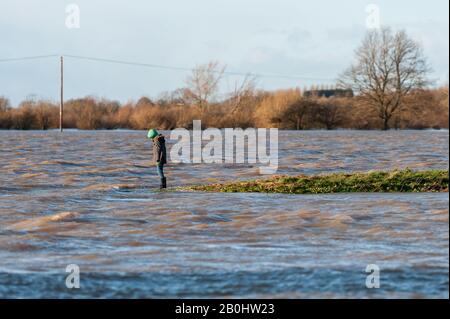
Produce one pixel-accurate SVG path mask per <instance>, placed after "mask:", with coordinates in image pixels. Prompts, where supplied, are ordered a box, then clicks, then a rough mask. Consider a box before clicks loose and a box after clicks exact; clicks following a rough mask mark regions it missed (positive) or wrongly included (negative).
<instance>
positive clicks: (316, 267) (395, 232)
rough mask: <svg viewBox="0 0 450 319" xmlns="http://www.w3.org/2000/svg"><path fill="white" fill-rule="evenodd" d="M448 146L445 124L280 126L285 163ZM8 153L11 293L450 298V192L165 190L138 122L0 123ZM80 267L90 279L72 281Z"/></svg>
mask: <svg viewBox="0 0 450 319" xmlns="http://www.w3.org/2000/svg"><path fill="white" fill-rule="evenodd" d="M168 142H169V145H168V148H170V144H173V143H174V142H175V141H168ZM448 142H449V134H448V131H419V132H417V131H398V132H397V131H390V132H365V131H355V132H353V131H332V132H325V131H309V132H280V134H279V170H278V172H277V174H319V173H329V172H337V171H347V172H350V171H368V170H380V169H385V170H390V169H395V168H405V167H410V168H412V169H421V170H422V169H448V166H449V151H448ZM0 151H1V153H0V298H17V297H20V298H22V297H28V298H71V297H92V298H104V297H109V298H122V297H126V298H165V297H175V298H180V297H181V298H188V297H199V298H215V297H238V298H239V297H256V298H360V297H362V298H448V297H449V292H448V287H449V277H448V276H449V272H448V271H449V198H448V193H438V194H434V193H420V194H406V193H403V194H332V195H285V194H226V193H224V194H222V193H197V192H186V191H173V190H172V191H171V190H169V191H162V192H161V191H159V190H157V186H158V177H157V175H156V171H155V168H154V165H152V164H151V161H150V160H151V143H150V142H149V141H148V140H146V132H140V131H133V132H130V131H98V132H90V131H66V132H64V133H63V134H61V133H59V132H55V131H51V132H17V131H0ZM258 167H259V166H258V165H255V164H239V165H237V164H236V165H230V164H169V165H168V166H167V167H166V175H167V180H168V184H169V186H182V185H190V184H199V183H212V182H218V181H231V180H235V179H249V178H261V177H262V176H261V175H258V172H259V170H258ZM69 264H76V265H78V266H79V268H80V288H79V289H68V288H67V287H66V285H65V280H66V276H67V275H68V273H66V266H67V265H69ZM369 264H375V265H377V266H378V267H379V270H380V277H379V278H380V288H378V289H368V288H367V287H366V276H367V275H368V273H366V272H365V270H366V267H367V265H369Z"/></svg>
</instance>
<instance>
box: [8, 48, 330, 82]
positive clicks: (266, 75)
mask: <svg viewBox="0 0 450 319" xmlns="http://www.w3.org/2000/svg"><path fill="white" fill-rule="evenodd" d="M59 56H60V55H58V54H50V55H38V56H29V57H20V58H9V59H0V62H13V61H24V60H35V59H43V58H51V57H59ZM62 56H64V57H68V58H72V59H78V60H87V61H94V62H104V63H114V64H123V65H131V66H139V67H147V68H154V69H164V70H172V71H183V72H192V71H193V70H195V69H194V68H187V67H178V66H170V65H161V64H151V63H143V62H131V61H124V60H116V59H109V58H98V57H90V56H81V55H72V54H65V55H62ZM213 72H214V73H223V74H225V75H231V76H254V77H259V78H279V79H290V80H306V81H327V82H330V81H335V79H331V78H315V77H304V76H299V75H289V74H276V73H253V72H247V73H244V72H234V71H224V72H221V71H213Z"/></svg>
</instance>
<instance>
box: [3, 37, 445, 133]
mask: <svg viewBox="0 0 450 319" xmlns="http://www.w3.org/2000/svg"><path fill="white" fill-rule="evenodd" d="M429 71H430V68H429V66H428V64H427V61H426V58H425V56H424V54H423V50H422V48H421V47H420V45H419V44H418V43H416V42H415V41H414V40H412V39H410V38H409V37H408V35H407V34H406V33H405V32H403V31H400V32H397V33H393V32H392V31H391V30H390V29H382V30H378V31H371V32H369V33H368V34H367V36H366V38H365V39H364V40H363V42H362V45H361V46H360V47H359V48H358V50H357V51H356V58H355V62H354V63H353V64H352V65H351V67H350V68H349V69H348V70H346V71H345V72H344V73H343V74H342V75H341V76H340V80H339V83H338V87H337V88H338V90H334V91H335V92H349V91H350V92H354V93H355V95H353V94H350V95H349V94H344V95H339V94H335V95H333V94H331V96H330V92H331V93H332V92H333V90H332V89H330V88H326V90H321V89H325V88H320V87H312V88H310V89H309V90H308V91H305V90H303V91H302V90H300V89H299V88H293V89H286V90H277V91H270V92H269V91H263V90H258V89H257V86H256V78H255V77H252V76H251V75H248V76H247V77H244V78H243V79H242V80H240V81H239V82H236V83H235V85H234V88H233V90H232V91H231V92H229V93H228V94H226V95H222V96H220V97H219V94H218V93H219V88H220V83H221V80H222V79H223V76H224V74H225V66H223V65H221V64H220V63H218V62H210V63H208V64H206V65H202V66H199V67H197V68H196V69H194V70H193V72H192V73H191V74H190V75H189V76H188V77H187V79H186V83H185V84H186V85H185V87H184V88H181V89H177V90H175V91H173V92H166V93H164V94H161V96H160V97H159V98H157V99H150V98H148V97H142V98H141V99H139V100H138V101H137V102H128V103H125V104H121V103H119V102H117V101H111V100H107V99H103V98H96V97H84V98H79V99H72V100H69V101H66V102H65V111H64V114H65V118H64V127H65V128H78V129H119V128H120V129H140V130H144V129H148V128H150V127H155V128H159V129H173V128H177V127H184V128H191V126H192V121H193V120H195V119H200V120H202V123H203V125H204V126H205V127H218V128H223V127H243V128H245V127H278V128H280V129H295V130H302V129H336V128H347V129H384V130H386V129H389V128H395V129H425V128H448V127H449V105H448V86H445V87H441V88H433V89H432V88H429V84H430V82H429V81H428V77H427V76H428V73H429ZM321 91H326V94H324V95H322V94H320V92H321ZM58 126H59V106H58V105H57V103H55V102H52V101H47V100H38V99H33V98H28V99H26V100H25V101H23V102H22V103H20V105H18V106H17V107H11V105H10V103H9V101H8V99H7V98H5V97H0V129H39V130H46V129H51V128H57V127H58Z"/></svg>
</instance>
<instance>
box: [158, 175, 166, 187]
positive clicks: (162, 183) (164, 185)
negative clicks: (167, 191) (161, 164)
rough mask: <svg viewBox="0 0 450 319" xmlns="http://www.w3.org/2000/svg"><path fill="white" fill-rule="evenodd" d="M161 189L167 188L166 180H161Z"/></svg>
mask: <svg viewBox="0 0 450 319" xmlns="http://www.w3.org/2000/svg"><path fill="white" fill-rule="evenodd" d="M159 188H160V189H163V188H167V184H166V178H165V177H164V178H161V184H160V185H159Z"/></svg>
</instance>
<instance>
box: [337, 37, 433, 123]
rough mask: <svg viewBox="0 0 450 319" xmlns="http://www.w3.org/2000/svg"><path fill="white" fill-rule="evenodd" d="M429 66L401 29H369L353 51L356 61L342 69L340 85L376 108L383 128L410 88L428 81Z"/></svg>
mask: <svg viewBox="0 0 450 319" xmlns="http://www.w3.org/2000/svg"><path fill="white" fill-rule="evenodd" d="M429 72H430V68H429V66H428V63H427V61H426V58H425V56H424V53H423V49H422V47H421V46H420V45H419V44H418V43H417V42H416V41H414V40H412V39H411V38H409V37H408V35H407V34H406V33H405V32H404V31H400V32H397V33H395V34H393V32H392V31H391V29H389V28H384V29H381V30H375V31H370V32H369V33H368V34H367V35H366V37H365V39H364V41H363V43H362V45H361V47H360V48H359V49H358V50H357V51H356V63H355V64H354V65H352V66H351V67H350V68H349V69H348V70H347V71H345V72H344V73H343V75H342V76H341V79H340V81H339V84H340V86H342V87H346V88H352V89H353V90H354V91H355V92H356V93H358V94H359V95H360V96H361V97H363V98H364V99H365V100H366V101H367V102H368V103H369V104H370V105H371V106H373V107H376V108H377V112H378V116H379V117H380V118H381V120H382V121H383V129H384V130H387V129H389V120H390V119H391V118H392V116H393V115H394V114H395V113H396V112H397V111H399V109H400V108H401V107H402V103H403V100H404V98H405V97H406V96H407V95H408V94H409V93H410V92H412V91H413V90H414V89H419V88H423V87H425V86H426V85H427V84H428V81H427V74H428V73H429Z"/></svg>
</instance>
